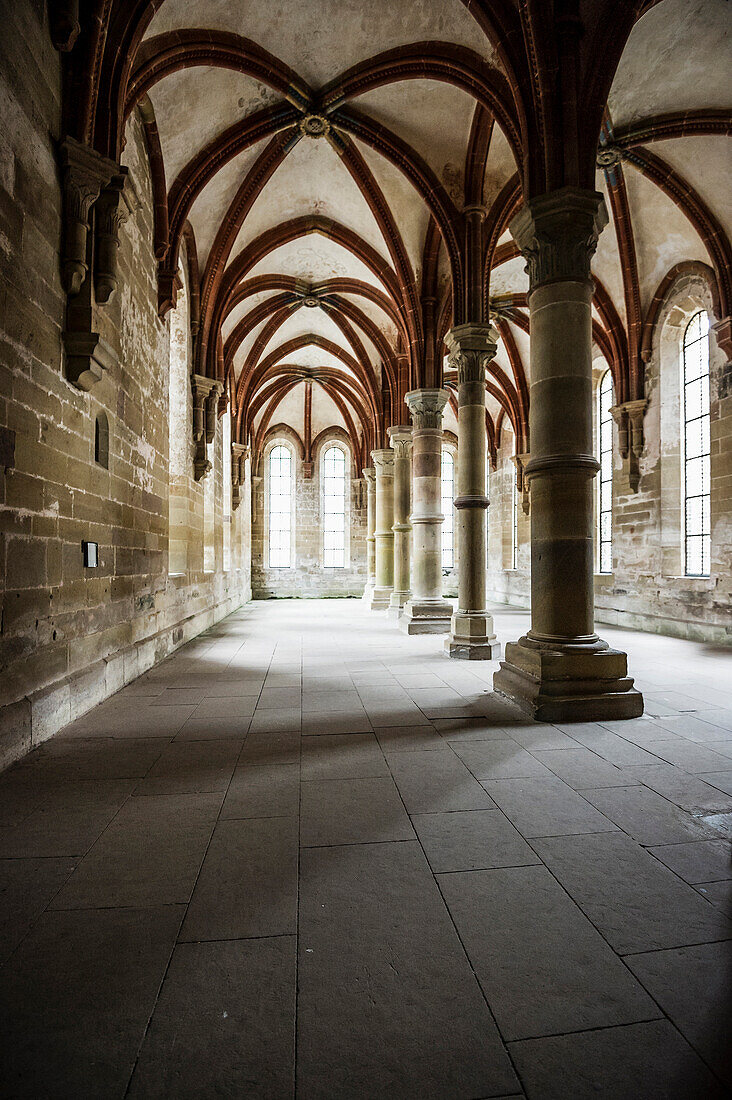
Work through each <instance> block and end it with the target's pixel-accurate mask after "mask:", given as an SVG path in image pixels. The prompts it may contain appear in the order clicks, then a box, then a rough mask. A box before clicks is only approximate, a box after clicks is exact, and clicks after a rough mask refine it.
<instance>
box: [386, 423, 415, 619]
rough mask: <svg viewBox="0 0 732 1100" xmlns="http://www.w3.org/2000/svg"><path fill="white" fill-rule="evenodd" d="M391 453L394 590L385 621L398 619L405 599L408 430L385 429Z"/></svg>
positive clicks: (408, 547)
mask: <svg viewBox="0 0 732 1100" xmlns="http://www.w3.org/2000/svg"><path fill="white" fill-rule="evenodd" d="M388 436H389V439H390V440H391V445H392V448H393V451H394V523H393V524H392V528H391V529H392V531H393V532H394V590H393V592H392V594H391V599H390V601H389V618H390V619H398V618H399V616H400V615H401V613H402V608H403V607H404V605H405V603H406V602H407V600H408V599H409V596H410V591H409V559H410V553H411V549H412V545H411V544H412V525H411V523H410V522H409V503H410V501H409V497H410V489H411V481H412V455H411V451H412V429H411V428H410V427H407V426H406V425H404V424H399V425H397V426H396V427H394V428H389V430H388Z"/></svg>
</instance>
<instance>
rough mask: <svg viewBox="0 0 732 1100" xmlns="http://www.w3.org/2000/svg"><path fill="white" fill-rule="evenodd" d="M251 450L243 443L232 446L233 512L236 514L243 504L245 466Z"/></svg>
mask: <svg viewBox="0 0 732 1100" xmlns="http://www.w3.org/2000/svg"><path fill="white" fill-rule="evenodd" d="M248 457H249V448H248V447H246V446H244V444H243V443H232V444H231V510H232V512H235V511H236V509H237V508H238V507H239V505H240V503H241V487H242V485H243V484H244V477H245V472H244V466H245V463H246V460H247V458H248Z"/></svg>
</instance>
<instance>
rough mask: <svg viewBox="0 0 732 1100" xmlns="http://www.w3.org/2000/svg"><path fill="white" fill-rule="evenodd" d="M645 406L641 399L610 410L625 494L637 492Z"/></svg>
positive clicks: (645, 403)
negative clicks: (620, 460) (621, 463)
mask: <svg viewBox="0 0 732 1100" xmlns="http://www.w3.org/2000/svg"><path fill="white" fill-rule="evenodd" d="M647 405H648V402H647V401H646V399H645V397H643V398H641V400H640V401H626V402H625V403H624V404H623V405H613V407H612V408H611V409H610V412H611V413H612V417H613V420H614V421H615V423H616V424H617V427H618V450H619V451H620V457H621V459H622V461H623V470H622V479H623V482H624V485H623V489H624V490H625V491H626V492H631V493H637V492H638V484H639V482H640V459H641V455H642V454H643V447H644V433H643V417H644V415H645V411H646V407H647Z"/></svg>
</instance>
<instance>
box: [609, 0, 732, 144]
mask: <svg viewBox="0 0 732 1100" xmlns="http://www.w3.org/2000/svg"><path fill="white" fill-rule="evenodd" d="M729 31H730V5H729V3H728V2H727V0H664V3H663V4H658V5H657V6H656V7H653V8H651V9H650V11H648V12H646V14H645V15H644V16H643V17H642V18H641V19H639V20H638V22H637V23H636V25H635V26H634V27H633V30H632V32H631V34H630V37H629V39H628V42H627V44H626V46H625V50H624V51H623V56H622V57H621V59H620V64H619V65H618V68H617V71H616V73H615V79H614V80H613V84H612V88H611V91H610V98H609V101H608V105H609V108H610V114H611V117H612V120H613V123H614V125H615V126H620V125H621V124H622V125H626V124H627V123H629V122H634V121H636V120H638V119H642V118H648V117H650V116H651V115H656V114H667V113H669V112H671V111H683V110H687V109H689V108H694V107H722V106H724V105H725V103H726V101H727V99H728V98H729V95H728V92H729V74H730V72H731V71H732V36H731V35H730V33H729Z"/></svg>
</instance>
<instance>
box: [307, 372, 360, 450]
mask: <svg viewBox="0 0 732 1100" xmlns="http://www.w3.org/2000/svg"><path fill="white" fill-rule="evenodd" d="M347 408H348V409H349V411H350V413H351V415H352V416H353V418H354V420H355V419H356V414H355V411H354V409H353V407H352V405H351V404H350V402H349V404H348V405H347ZM334 425H337V426H338V427H339V428H345V427H346V422H345V420H344V419H343V417H342V416H341V413H340V410H339V409H338V406H337V405H336V403H335V401H333V399H332V398H331V397H330V396H329V395H328V393H327V392H326V391H325V390H324V389H323V387H322V386H319V385H318V383H317V382H316V383H315V384H314V385H313V417H312V430H313V439H315V437H316V436H317V435H319V434H320V432H322V431H324V430H325V428H332V427H333V426H334Z"/></svg>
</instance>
